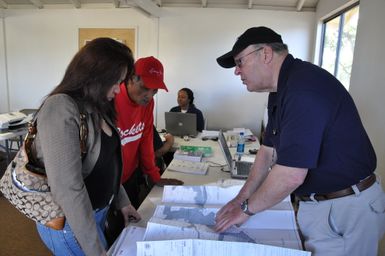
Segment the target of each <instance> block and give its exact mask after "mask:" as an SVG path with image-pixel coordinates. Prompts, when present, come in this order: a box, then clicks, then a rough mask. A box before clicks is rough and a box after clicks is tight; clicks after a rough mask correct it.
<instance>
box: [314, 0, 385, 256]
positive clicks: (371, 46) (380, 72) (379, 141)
mask: <svg viewBox="0 0 385 256" xmlns="http://www.w3.org/2000/svg"><path fill="white" fill-rule="evenodd" d="M337 2H338V3H339V4H341V6H342V5H343V4H344V3H348V2H351V1H337ZM337 7H339V6H338V5H336V0H322V1H320V3H319V4H318V8H317V17H318V18H321V17H323V16H324V15H326V14H327V13H328V12H330V11H331V10H333V9H335V8H337ZM384 10H385V1H384V0H360V18H359V21H358V29H357V37H356V44H355V50H354V63H353V67H352V76H351V80H350V93H351V95H352V97H353V98H354V101H355V103H356V105H357V108H358V111H359V112H360V115H361V119H362V122H363V123H364V126H365V128H366V131H367V132H368V134H369V137H370V139H371V141H372V143H373V146H374V149H375V151H376V154H377V170H376V172H377V174H379V175H380V176H381V177H382V185H383V186H384V180H385V118H384V117H385V116H384V109H385V101H384V95H385V85H384V83H385V72H384V64H383V61H384V59H385V51H384V50H383V48H384V45H385V30H384V28H385V19H384ZM378 255H385V238H383V239H382V241H381V246H380V252H379V254H378Z"/></svg>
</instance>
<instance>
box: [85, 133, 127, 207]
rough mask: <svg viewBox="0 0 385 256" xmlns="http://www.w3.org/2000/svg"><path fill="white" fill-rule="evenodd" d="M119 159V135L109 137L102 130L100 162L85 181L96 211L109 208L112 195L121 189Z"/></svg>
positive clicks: (98, 161) (114, 134)
mask: <svg viewBox="0 0 385 256" xmlns="http://www.w3.org/2000/svg"><path fill="white" fill-rule="evenodd" d="M119 158H120V148H119V138H118V135H117V134H116V133H114V132H113V133H112V135H111V136H108V135H107V134H105V133H104V131H103V130H102V132H101V145H100V154H99V157H98V160H97V161H96V164H95V166H94V169H93V170H92V172H91V173H90V175H88V176H87V178H86V179H85V180H84V183H85V185H86V188H87V191H88V196H89V197H90V200H91V204H92V208H93V209H94V210H95V209H101V208H104V207H105V206H107V204H108V203H109V201H110V199H111V197H112V195H113V194H115V193H117V191H118V189H119V188H118V185H119V177H118V173H119V170H118V161H119Z"/></svg>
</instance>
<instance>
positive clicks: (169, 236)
mask: <svg viewBox="0 0 385 256" xmlns="http://www.w3.org/2000/svg"><path fill="white" fill-rule="evenodd" d="M240 188H241V185H235V186H229V187H222V186H165V187H164V192H163V198H162V204H160V205H157V207H156V209H155V212H154V214H153V216H152V218H151V219H150V220H149V221H148V223H147V228H146V230H145V232H144V231H143V230H137V229H135V230H132V229H129V230H127V231H126V229H127V228H126V229H125V233H123V234H122V235H121V236H120V237H119V241H117V242H116V246H115V247H116V248H114V253H113V254H111V255H119V256H128V255H135V254H133V251H134V250H133V249H132V248H133V242H134V241H138V243H137V255H148V256H156V255H165V253H166V254H167V256H173V255H178V256H179V255H186V256H190V255H191V256H193V255H210V256H212V255H242V253H243V252H245V253H252V255H310V253H308V252H304V251H301V250H302V245H301V241H300V238H299V235H298V230H297V226H296V222H295V216H294V211H293V207H292V205H291V203H290V200H289V199H288V198H287V199H285V200H284V201H282V202H280V203H279V204H277V205H275V206H274V207H272V208H271V209H268V210H266V211H263V212H260V213H257V214H256V215H254V216H252V217H251V218H249V220H248V221H247V222H245V223H244V224H243V225H241V226H240V227H236V226H234V227H232V228H230V229H228V230H226V231H225V232H223V233H216V232H215V231H214V230H213V226H214V225H215V216H216V214H217V212H218V211H219V209H220V208H221V207H222V206H223V205H224V204H226V203H227V202H228V201H230V200H231V199H232V198H234V196H235V195H237V193H238V192H239V190H240ZM143 232H144V235H143ZM131 234H133V236H134V237H132V238H131V237H130V235H131ZM137 234H139V235H137ZM197 239H198V240H197ZM262 244H263V245H262ZM264 245H265V246H264ZM199 246H202V247H204V248H206V249H205V250H203V251H201V249H199V248H197V247H199ZM275 246H277V247H275ZM218 248H219V249H218ZM224 248H227V250H225V251H224V252H223V253H220V251H221V250H222V249H224ZM185 250H186V251H185ZM210 251H211V253H210V254H208V253H209V252H210ZM231 251H234V253H233V254H232V253H229V252H231ZM213 252H215V253H213ZM205 253H206V254H205Z"/></svg>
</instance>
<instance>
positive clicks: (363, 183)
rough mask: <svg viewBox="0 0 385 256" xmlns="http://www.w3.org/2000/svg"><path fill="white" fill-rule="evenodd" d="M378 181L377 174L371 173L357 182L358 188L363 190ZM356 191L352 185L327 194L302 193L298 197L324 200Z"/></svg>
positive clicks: (308, 199)
mask: <svg viewBox="0 0 385 256" xmlns="http://www.w3.org/2000/svg"><path fill="white" fill-rule="evenodd" d="M374 182H376V175H375V174H371V175H370V176H368V177H366V178H365V179H363V180H361V181H360V182H359V183H357V184H356V187H357V189H358V190H359V191H360V192H361V191H364V190H365V189H367V188H369V187H370V186H372V185H373V184H374ZM354 193H355V192H354V190H353V189H352V187H348V188H345V189H342V190H338V191H335V192H331V193H328V194H325V195H322V194H314V195H302V196H297V198H298V199H299V200H300V201H324V200H329V199H335V198H339V197H344V196H349V195H353V194H354Z"/></svg>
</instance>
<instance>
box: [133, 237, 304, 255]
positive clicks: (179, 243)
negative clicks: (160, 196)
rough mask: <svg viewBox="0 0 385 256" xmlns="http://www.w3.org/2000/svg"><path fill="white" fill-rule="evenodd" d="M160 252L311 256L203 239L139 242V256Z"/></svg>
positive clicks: (286, 250)
mask: <svg viewBox="0 0 385 256" xmlns="http://www.w3.org/2000/svg"><path fill="white" fill-rule="evenodd" d="M159 252H167V255H168V256H180V255H183V256H213V255H226V256H231V255H237V256H238V255H263V256H310V252H305V251H298V250H291V249H286V248H279V247H274V246H268V245H261V244H253V243H236V242H223V241H209V240H201V239H181V240H168V241H153V242H138V254H137V255H138V256H156V255H161V254H160V253H159Z"/></svg>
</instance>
